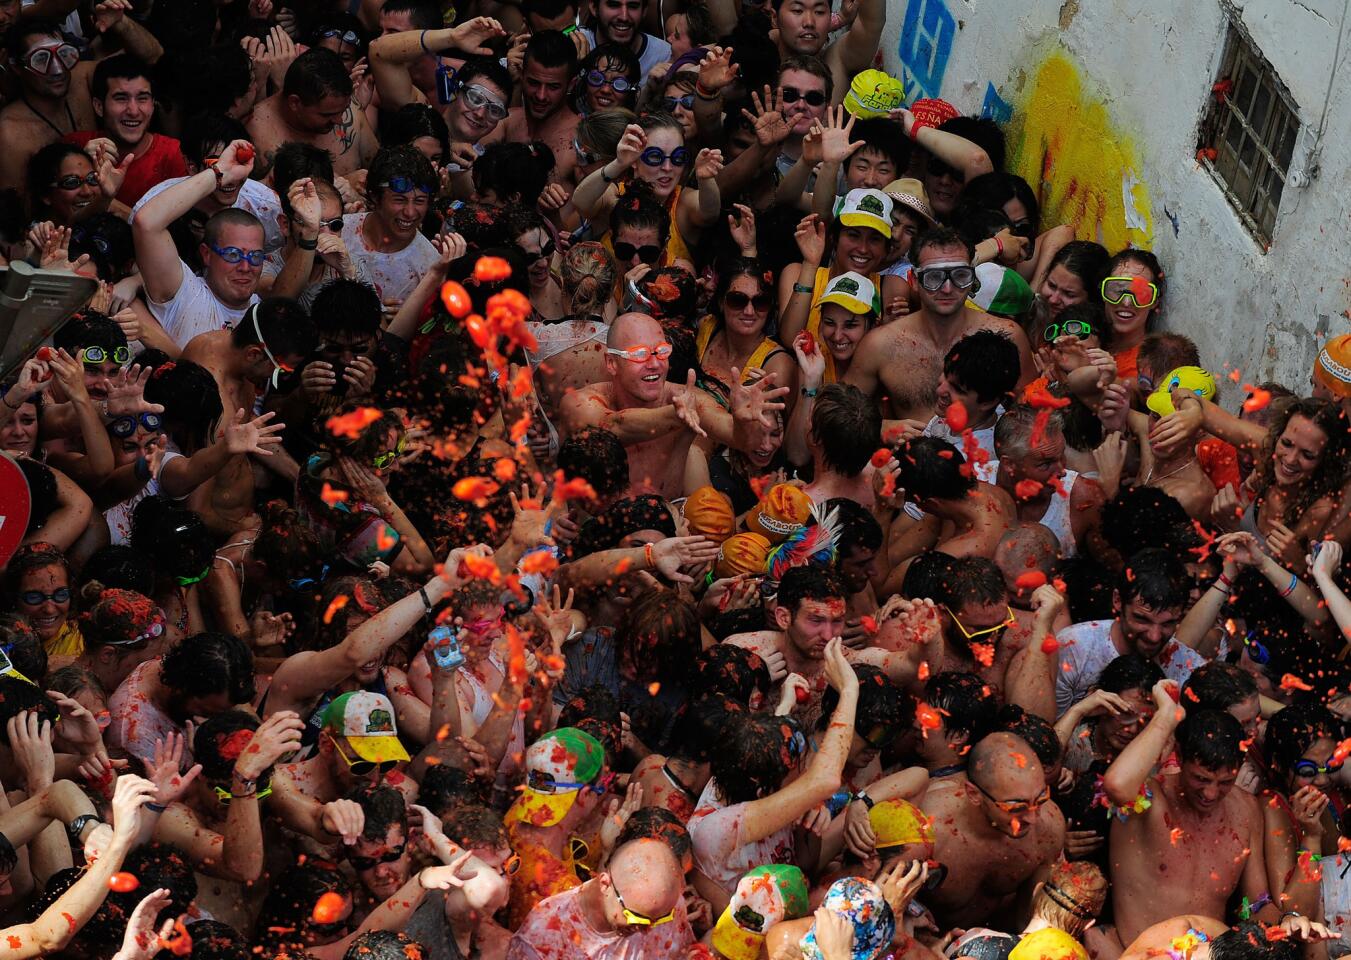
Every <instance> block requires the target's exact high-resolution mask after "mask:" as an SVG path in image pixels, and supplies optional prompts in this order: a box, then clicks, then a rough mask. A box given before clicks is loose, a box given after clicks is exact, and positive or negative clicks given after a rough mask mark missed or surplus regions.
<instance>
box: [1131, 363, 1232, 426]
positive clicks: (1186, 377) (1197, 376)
mask: <svg viewBox="0 0 1351 960" xmlns="http://www.w3.org/2000/svg"><path fill="white" fill-rule="evenodd" d="M1174 387H1180V388H1182V389H1183V390H1190V391H1191V392H1192V393H1194V394H1196V395H1197V396H1198V397H1200V398H1202V399H1203V400H1212V399H1214V397H1215V377H1214V376H1212V375H1211V373H1210V371H1209V370H1206V369H1203V368H1202V367H1178V368H1177V369H1176V370H1170V371H1169V372H1168V376H1166V377H1164V378H1163V381H1162V382H1161V383H1160V384H1159V385H1158V386H1157V387H1155V388H1154V392H1153V393H1151V394H1150V395H1149V396H1148V397H1147V398H1145V406H1147V407H1148V408H1149V409H1150V410H1152V411H1154V412H1155V413H1157V414H1158V415H1159V416H1161V417H1166V416H1168V415H1169V414H1171V413H1175V412H1176V409H1175V408H1174V407H1173V388H1174Z"/></svg>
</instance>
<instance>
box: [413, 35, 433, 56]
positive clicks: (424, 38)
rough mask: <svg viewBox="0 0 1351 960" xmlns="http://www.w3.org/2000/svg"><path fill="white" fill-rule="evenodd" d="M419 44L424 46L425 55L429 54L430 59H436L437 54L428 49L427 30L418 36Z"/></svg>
mask: <svg viewBox="0 0 1351 960" xmlns="http://www.w3.org/2000/svg"><path fill="white" fill-rule="evenodd" d="M417 42H418V43H419V44H421V45H422V52H423V53H425V54H427V56H429V57H434V56H436V54H434V53H432V51H431V50H430V49H429V48H428V47H427V31H426V30H423V31H422V32H421V33H420V34H418V38H417Z"/></svg>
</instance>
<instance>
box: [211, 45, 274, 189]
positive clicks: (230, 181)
mask: <svg viewBox="0 0 1351 960" xmlns="http://www.w3.org/2000/svg"><path fill="white" fill-rule="evenodd" d="M272 30H273V32H274V33H280V32H281V28H280V27H273V28H272ZM282 36H286V34H285V33H282ZM286 42H287V43H290V38H289V37H288V38H287V41H286ZM278 86H280V84H278ZM241 148H242V149H243V151H244V159H242V160H241V159H240V149H241ZM255 156H256V151H255V150H254V148H253V144H251V143H250V142H249V141H247V140H235V141H233V142H232V143H231V144H230V145H229V146H228V147H226V148H225V149H224V150H222V151H221V154H220V159H219V160H217V161H216V172H217V173H218V174H220V185H221V186H222V187H237V186H239V185H240V184H241V183H243V182H244V181H245V180H247V179H248V178H249V174H250V173H252V172H253V164H254V159H255Z"/></svg>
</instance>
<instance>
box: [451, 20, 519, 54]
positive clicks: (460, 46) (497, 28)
mask: <svg viewBox="0 0 1351 960" xmlns="http://www.w3.org/2000/svg"><path fill="white" fill-rule="evenodd" d="M450 34H451V42H450V45H451V49H454V50H459V51H460V52H462V53H468V54H471V55H473V56H488V55H489V54H491V53H492V52H493V51H492V50H491V49H490V48H489V47H487V46H486V44H487V42H488V41H489V40H495V39H497V38H498V37H505V36H506V35H507V31H506V28H504V27H503V26H502V24H500V23H498V22H497V21H496V20H494V19H493V18H492V17H475V18H474V19H472V20H466V21H465V22H464V23H462V24H460V25H459V26H458V27H456V28H455V29H454V30H452V31H451V32H450Z"/></svg>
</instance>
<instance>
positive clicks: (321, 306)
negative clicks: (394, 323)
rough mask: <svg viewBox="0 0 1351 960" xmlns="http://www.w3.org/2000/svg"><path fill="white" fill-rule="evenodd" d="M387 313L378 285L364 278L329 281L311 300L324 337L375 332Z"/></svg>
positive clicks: (316, 320) (312, 312)
mask: <svg viewBox="0 0 1351 960" xmlns="http://www.w3.org/2000/svg"><path fill="white" fill-rule="evenodd" d="M383 315H384V305H383V304H382V303H381V302H380V294H378V293H376V292H375V288H374V287H372V286H371V285H370V284H369V283H365V282H363V281H361V280H348V279H347V278H345V277H337V278H335V279H333V280H330V281H328V282H327V283H325V284H324V285H323V286H322V287H320V288H319V292H318V293H316V294H315V295H314V300H313V302H312V303H311V304H310V316H311V317H313V318H314V322H315V325H316V326H317V327H318V333H319V335H320V336H321V337H322V336H323V335H325V334H332V333H349V334H356V335H359V336H364V337H369V336H374V335H376V334H378V333H379V332H380V321H381V319H382V318H383ZM264 334H265V335H266V336H267V337H268V344H269V345H270V344H271V342H272V339H271V335H270V334H268V333H267V331H264Z"/></svg>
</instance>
